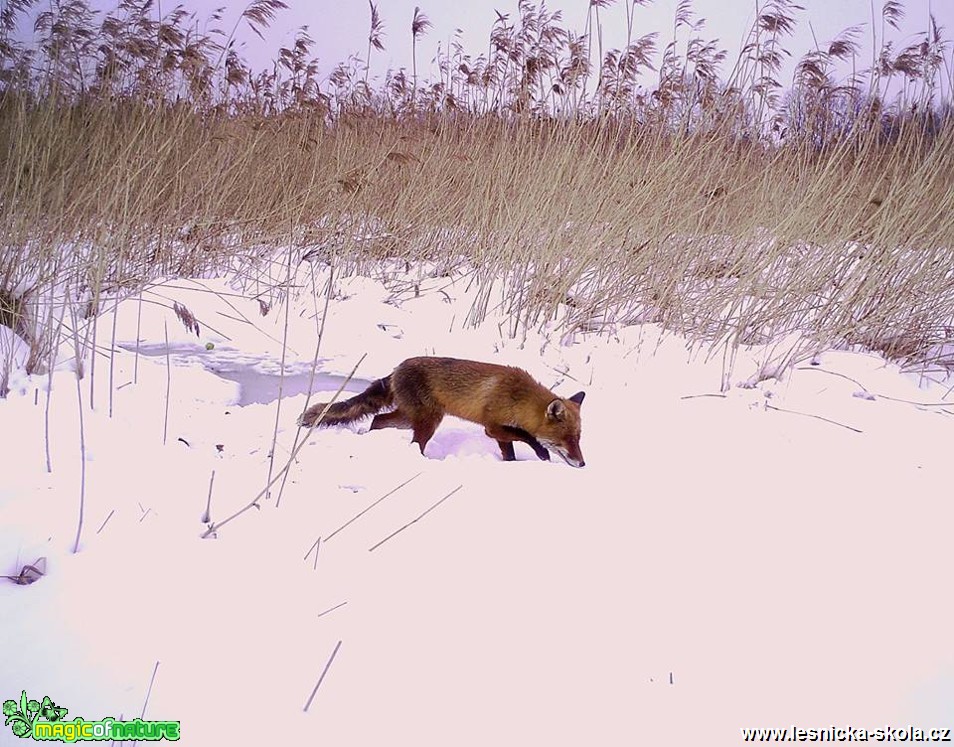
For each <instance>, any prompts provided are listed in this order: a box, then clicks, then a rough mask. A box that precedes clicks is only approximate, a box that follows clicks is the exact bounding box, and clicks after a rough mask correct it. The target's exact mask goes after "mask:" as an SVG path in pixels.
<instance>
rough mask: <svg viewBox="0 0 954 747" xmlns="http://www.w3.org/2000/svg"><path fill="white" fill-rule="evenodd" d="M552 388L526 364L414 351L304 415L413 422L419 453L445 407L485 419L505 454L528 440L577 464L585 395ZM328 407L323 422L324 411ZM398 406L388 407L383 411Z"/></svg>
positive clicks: (308, 420) (314, 421)
mask: <svg viewBox="0 0 954 747" xmlns="http://www.w3.org/2000/svg"><path fill="white" fill-rule="evenodd" d="M583 396H584V394H583V392H578V393H577V394H575V395H573V396H572V397H570V398H569V399H562V398H560V397H557V396H556V395H554V394H553V392H551V391H550V390H549V389H547V388H546V387H545V386H543V385H542V384H539V383H537V382H536V381H535V380H534V379H533V377H531V376H530V374H528V373H527V372H526V371H524V370H523V369H520V368H514V367H511V366H499V365H497V364H495V363H481V362H479V361H467V360H459V359H456V358H433V357H420V358H408V359H407V360H406V361H404V362H403V363H401V364H400V365H399V366H398V367H397V368H395V369H394V371H393V372H392V373H391V375H390V376H386V377H385V378H383V379H378V380H377V381H375V382H374V383H372V384H371V386H370V387H368V388H367V389H366V390H365V391H364V392H362V393H361V394H358V395H356V396H354V397H351V398H350V399H347V400H345V401H343V402H336V403H334V404H332V405H330V406H329V405H326V404H324V403H320V404H316V405H312V406H311V407H309V408H308V409H307V410H306V411H305V412H304V413H302V415H301V417H300V418H299V423H300V424H301V425H304V426H315V425H340V424H344V423H350V422H354V421H355V420H358V419H360V418H362V417H366V416H368V415H375V418H374V420H373V421H372V422H371V430H376V429H378V428H389V427H390V428H410V429H412V430H413V431H414V439H413V442H414V443H416V444H418V446H419V447H420V449H421V453H422V454H423V453H424V447H425V446H426V445H427V442H428V441H429V440H430V439H431V436H433V435H434V431H436V430H437V426H438V425H439V424H440V422H441V420H442V419H443V418H444V415H454V416H456V417H458V418H463V419H464V420H469V421H471V422H474V423H479V424H480V425H483V426H484V431H485V433H486V434H487V435H488V436H490V438H493V439H494V440H495V441H497V443H498V445H499V446H500V452H501V454H502V456H503V458H504V459H505V460H507V461H512V460H513V459H514V458H515V456H514V451H513V442H514V441H522V442H524V443H526V444H528V445H529V446H530V447H531V448H532V449H533V450H534V452H535V453H536V455H537V456H538V457H539V458H540V459H549V458H550V455H549V453H548V451H547V449H548V448H549V449H553V450H554V451H556V452H557V453H558V454H559V455H560V456H561V457H563V459H564V460H565V461H566V462H567V463H568V464H571V465H573V466H574V467H582V466H583V465H584V461H583V453H582V452H581V451H580V430H581V422H580V403H581V402H582V401H583ZM326 408H327V412H325V415H324V417H323V418H321V420H320V422H319V417H320V416H321V413H322V412H324V411H325V409H326ZM386 408H393V409H391V411H390V412H382V410H385V409H386Z"/></svg>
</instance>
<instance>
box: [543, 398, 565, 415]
mask: <svg viewBox="0 0 954 747" xmlns="http://www.w3.org/2000/svg"><path fill="white" fill-rule="evenodd" d="M565 415H566V406H565V405H564V404H563V402H562V401H561V400H558V399H555V400H553V401H552V402H551V403H550V404H549V405H547V420H563V418H564V416H565Z"/></svg>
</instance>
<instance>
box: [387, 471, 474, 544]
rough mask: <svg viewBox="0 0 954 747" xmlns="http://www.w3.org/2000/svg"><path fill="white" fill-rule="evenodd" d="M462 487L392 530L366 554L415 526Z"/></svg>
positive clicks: (459, 487) (459, 486) (458, 487)
mask: <svg viewBox="0 0 954 747" xmlns="http://www.w3.org/2000/svg"><path fill="white" fill-rule="evenodd" d="M462 487H464V486H463V485H458V486H457V487H456V488H454V489H453V490H452V491H451V492H449V493H448V494H447V495H445V496H444V497H443V498H441V499H440V500H439V501H438V502H437V503H435V504H434V505H433V506H431V507H430V508H429V509H427V510H426V511H425V512H424V513H422V514H421V515H420V516H418V517H417V518H415V519H411V520H410V521H409V522H408V523H407V524H405V525H404V526H403V527H400V528H399V529H396V530H394V531H393V532H391V534H389V535H388V536H387V537H385V538H384V539H383V540H381V541H380V542H378V543H377V544H375V545H372V546H371V547H369V548H368V552H372V551H373V550H375V549H376V548H378V547H381V545H383V544H384V543H385V542H387V541H388V540H389V539H391V538H392V537H394V536H395V535H397V534H400V533H401V532H403V531H404V530H405V529H407V528H408V527H409V526H411V525H413V524H417V522H419V521H420V520H421V519H423V518H424V517H425V516H427V515H428V514H429V513H430V512H431V511H433V510H434V509H435V508H437V507H438V506H439V505H441V504H442V503H443V502H444V501H446V500H447V499H448V498H450V497H451V496H452V495H454V493H456V492H457V491H458V490H460V489H461V488H462Z"/></svg>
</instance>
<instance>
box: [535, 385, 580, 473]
mask: <svg viewBox="0 0 954 747" xmlns="http://www.w3.org/2000/svg"><path fill="white" fill-rule="evenodd" d="M585 396H586V393H585V392H577V393H576V394H574V395H573V396H572V397H570V398H569V399H555V400H553V401H552V402H550V404H549V405H547V414H546V419H545V420H544V423H543V426H542V427H541V429H540V432H539V433H536V434H534V435H535V436H536V438H537V440H538V441H539V442H540V443H542V444H543V445H544V446H546V447H547V448H548V449H552V450H553V451H555V452H556V453H557V454H559V455H560V456H561V457H563V461H564V462H566V463H567V464H569V465H571V466H573V467H582V466H584V465H585V464H586V462H584V461H583V452H582V451H580V431H581V429H582V421H581V420H580V405H581V404H582V403H583V397H585Z"/></svg>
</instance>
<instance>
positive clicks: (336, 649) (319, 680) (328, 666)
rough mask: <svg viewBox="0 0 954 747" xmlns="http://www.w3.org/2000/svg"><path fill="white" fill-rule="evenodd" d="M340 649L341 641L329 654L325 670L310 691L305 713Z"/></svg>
mask: <svg viewBox="0 0 954 747" xmlns="http://www.w3.org/2000/svg"><path fill="white" fill-rule="evenodd" d="M339 648H341V641H338V643H337V644H336V645H335V650H334V651H332V652H331V656H330V657H329V658H328V661H327V663H326V664H325V668H324V669H323V670H322V671H321V677H319V678H318V682H317V683H316V684H315V689H314V690H312V691H311V695H310V696H308V702H307V703H305V713H308V709H309V708H310V707H311V701H313V700H314V699H315V695H316V694H317V692H318V688H319V687H321V683H322V682H323V681H324V679H325V675H326V674H328V669H329V668H330V667H331V662H333V661H334V660H335V656H337V655H338V649H339Z"/></svg>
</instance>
